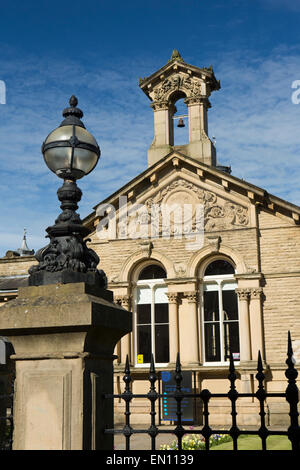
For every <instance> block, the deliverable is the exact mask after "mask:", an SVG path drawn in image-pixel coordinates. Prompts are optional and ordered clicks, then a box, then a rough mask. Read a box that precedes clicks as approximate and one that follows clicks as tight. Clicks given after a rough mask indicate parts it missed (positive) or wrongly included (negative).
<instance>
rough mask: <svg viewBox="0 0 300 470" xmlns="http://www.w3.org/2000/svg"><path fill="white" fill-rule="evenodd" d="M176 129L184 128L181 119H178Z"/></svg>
mask: <svg viewBox="0 0 300 470" xmlns="http://www.w3.org/2000/svg"><path fill="white" fill-rule="evenodd" d="M177 127H185V124H184V122H183V119H182V118H179V120H178V124H177Z"/></svg>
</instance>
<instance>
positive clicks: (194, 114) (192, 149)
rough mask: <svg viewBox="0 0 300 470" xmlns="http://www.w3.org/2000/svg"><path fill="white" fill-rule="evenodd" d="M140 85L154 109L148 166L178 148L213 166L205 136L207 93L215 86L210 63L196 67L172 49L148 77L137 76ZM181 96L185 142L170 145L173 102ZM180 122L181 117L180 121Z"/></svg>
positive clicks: (212, 153) (213, 153)
mask: <svg viewBox="0 0 300 470" xmlns="http://www.w3.org/2000/svg"><path fill="white" fill-rule="evenodd" d="M139 86H140V88H141V89H142V90H143V92H144V93H145V94H146V95H147V96H148V98H149V99H150V100H151V107H152V109H153V112H154V139H153V142H152V144H151V146H150V148H149V150H148V166H151V165H153V164H154V163H156V162H157V161H158V160H160V159H161V158H163V157H164V156H166V155H167V154H168V153H170V152H171V151H172V150H176V149H177V150H179V151H181V152H182V153H184V154H185V155H187V156H190V157H191V158H194V159H195V160H199V161H201V162H203V163H205V164H206V165H211V166H216V150H215V146H214V145H213V143H212V142H211V140H210V139H209V137H208V126H207V110H208V109H209V108H210V107H211V105H210V102H209V99H208V98H209V96H210V94H211V92H212V91H215V90H219V88H220V81H219V80H216V78H215V75H214V72H213V69H212V67H211V66H210V67H209V68H206V67H203V68H198V67H195V66H193V65H189V64H187V63H185V62H184V60H183V59H182V57H181V55H180V54H179V52H178V51H177V50H176V49H174V51H173V53H172V56H171V59H170V60H169V62H168V63H167V64H166V65H165V66H164V67H162V68H161V69H159V70H158V71H157V72H155V73H154V74H152V75H150V77H146V78H144V79H141V78H140V82H139ZM181 98H184V102H185V104H186V106H187V118H188V127H189V133H188V135H189V137H188V143H186V144H184V145H178V146H174V124H173V123H174V114H175V113H176V106H175V103H176V101H178V100H179V99H181ZM180 123H181V126H182V119H181V121H180Z"/></svg>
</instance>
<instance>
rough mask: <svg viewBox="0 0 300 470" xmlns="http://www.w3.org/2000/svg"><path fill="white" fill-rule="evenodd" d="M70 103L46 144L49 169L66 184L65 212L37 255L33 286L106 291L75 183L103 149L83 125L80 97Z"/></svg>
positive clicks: (61, 193)
mask: <svg viewBox="0 0 300 470" xmlns="http://www.w3.org/2000/svg"><path fill="white" fill-rule="evenodd" d="M69 104H70V107H68V108H66V109H64V111H63V117H64V120H63V121H62V123H61V124H60V126H59V127H58V128H57V129H55V130H54V131H52V132H51V133H50V134H49V135H48V137H47V138H46V140H45V142H44V143H43V145H42V153H43V156H44V160H45V163H46V165H47V166H48V167H49V168H50V170H51V171H53V172H54V173H55V174H56V175H57V176H58V177H60V178H63V180H64V183H63V185H62V187H61V188H59V189H58V191H57V195H58V199H59V200H60V202H61V206H60V207H61V209H62V212H61V214H60V215H59V216H58V218H57V219H56V220H55V225H53V226H51V227H48V228H47V229H46V232H47V233H48V235H47V237H49V238H50V242H49V244H48V245H47V246H46V247H45V248H41V249H40V250H38V251H37V252H36V255H35V257H36V259H37V260H38V261H39V264H38V265H36V266H32V267H31V268H30V269H29V275H30V276H29V285H42V284H52V283H57V282H61V283H67V282H87V283H89V284H97V285H98V286H101V287H106V276H105V274H104V272H103V271H102V270H98V269H97V265H98V263H99V257H98V255H97V254H96V253H95V252H94V251H93V250H92V249H90V248H88V247H87V245H86V242H87V241H89V240H86V239H85V237H86V236H87V235H88V233H89V230H88V229H87V228H86V227H84V226H83V225H82V221H81V219H80V216H79V214H77V213H76V209H78V205H77V203H78V202H79V201H80V199H81V196H82V192H81V190H80V189H79V188H78V186H77V184H76V180H77V179H80V178H82V177H83V176H85V175H87V174H89V173H90V172H91V171H92V170H93V169H94V168H95V166H96V165H97V162H98V160H99V157H100V148H99V146H98V144H97V142H96V140H95V138H94V137H93V136H92V135H91V134H90V133H89V132H88V131H87V130H86V128H85V126H84V124H83V123H82V121H81V118H82V117H83V112H82V111H81V109H79V108H77V104H78V100H77V98H76V97H75V96H71V98H70V101H69Z"/></svg>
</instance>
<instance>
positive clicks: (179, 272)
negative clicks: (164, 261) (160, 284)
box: [174, 263, 186, 277]
mask: <svg viewBox="0 0 300 470" xmlns="http://www.w3.org/2000/svg"><path fill="white" fill-rule="evenodd" d="M174 271H175V272H176V276H177V277H183V276H184V275H185V273H186V264H185V263H174Z"/></svg>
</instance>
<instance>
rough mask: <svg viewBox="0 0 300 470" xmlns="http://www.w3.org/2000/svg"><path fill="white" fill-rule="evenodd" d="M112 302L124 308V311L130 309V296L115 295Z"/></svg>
mask: <svg viewBox="0 0 300 470" xmlns="http://www.w3.org/2000/svg"><path fill="white" fill-rule="evenodd" d="M114 300H115V302H116V303H117V304H119V305H121V307H123V308H125V309H126V310H129V309H130V304H131V296H130V295H117V296H116V297H115V299H114Z"/></svg>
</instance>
